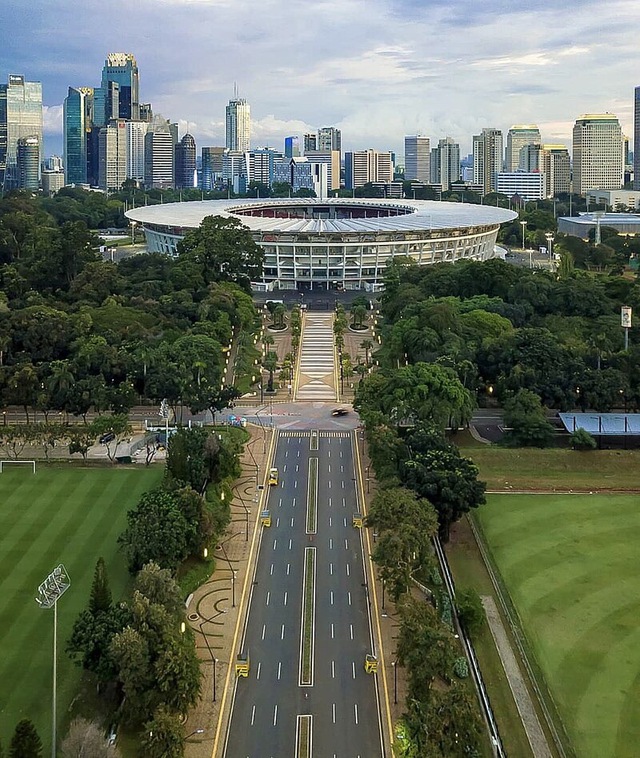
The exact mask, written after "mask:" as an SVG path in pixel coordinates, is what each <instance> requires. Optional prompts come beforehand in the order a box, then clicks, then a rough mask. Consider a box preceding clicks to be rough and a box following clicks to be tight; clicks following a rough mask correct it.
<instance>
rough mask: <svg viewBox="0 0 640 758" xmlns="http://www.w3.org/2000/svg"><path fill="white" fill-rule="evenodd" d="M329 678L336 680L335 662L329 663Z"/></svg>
mask: <svg viewBox="0 0 640 758" xmlns="http://www.w3.org/2000/svg"><path fill="white" fill-rule="evenodd" d="M331 678H332V679H335V678H336V662H335V661H331Z"/></svg>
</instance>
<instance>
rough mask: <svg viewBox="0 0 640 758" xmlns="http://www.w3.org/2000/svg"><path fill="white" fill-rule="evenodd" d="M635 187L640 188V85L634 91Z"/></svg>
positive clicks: (635, 188)
mask: <svg viewBox="0 0 640 758" xmlns="http://www.w3.org/2000/svg"><path fill="white" fill-rule="evenodd" d="M633 189H634V190H640V87H636V88H635V90H634V92H633Z"/></svg>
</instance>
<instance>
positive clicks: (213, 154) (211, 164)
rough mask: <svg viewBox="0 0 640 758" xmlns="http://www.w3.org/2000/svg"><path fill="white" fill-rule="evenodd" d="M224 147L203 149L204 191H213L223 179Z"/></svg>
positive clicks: (202, 185)
mask: <svg viewBox="0 0 640 758" xmlns="http://www.w3.org/2000/svg"><path fill="white" fill-rule="evenodd" d="M224 152H225V148H224V147H203V148H202V184H201V187H202V189H203V190H212V189H214V188H215V186H216V182H217V181H218V180H219V179H222V173H223V164H224V161H223V156H224Z"/></svg>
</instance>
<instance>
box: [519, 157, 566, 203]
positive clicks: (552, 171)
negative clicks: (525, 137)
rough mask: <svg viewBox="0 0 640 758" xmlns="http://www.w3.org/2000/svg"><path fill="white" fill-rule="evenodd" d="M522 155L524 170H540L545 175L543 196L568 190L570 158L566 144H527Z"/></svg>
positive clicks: (551, 195)
mask: <svg viewBox="0 0 640 758" xmlns="http://www.w3.org/2000/svg"><path fill="white" fill-rule="evenodd" d="M522 157H523V160H524V161H525V163H526V166H525V169H524V170H525V171H540V172H541V173H543V174H544V175H545V177H546V184H545V197H554V196H555V195H558V194H560V193H561V192H569V191H570V188H571V159H570V157H569V151H568V150H567V147H566V145H527V146H526V147H525V148H523V152H522Z"/></svg>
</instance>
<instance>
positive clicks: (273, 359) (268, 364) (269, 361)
mask: <svg viewBox="0 0 640 758" xmlns="http://www.w3.org/2000/svg"><path fill="white" fill-rule="evenodd" d="M262 365H263V366H264V368H266V370H267V371H268V372H269V382H268V384H267V391H268V392H273V373H274V371H275V370H276V369H277V368H278V356H277V355H276V354H275V353H274V352H272V351H271V350H269V352H268V353H267V354H266V355H265V357H264V359H263V361H262Z"/></svg>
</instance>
